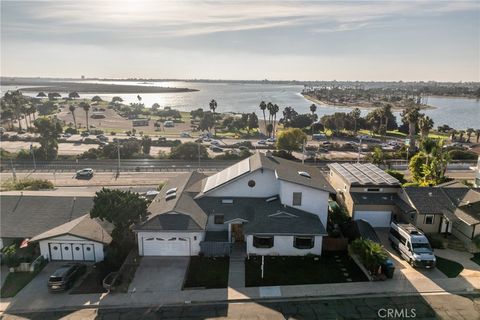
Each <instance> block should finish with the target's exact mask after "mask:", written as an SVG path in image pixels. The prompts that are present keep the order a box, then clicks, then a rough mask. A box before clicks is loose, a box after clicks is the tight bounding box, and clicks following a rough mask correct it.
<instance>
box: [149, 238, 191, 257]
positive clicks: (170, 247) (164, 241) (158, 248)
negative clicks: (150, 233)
mask: <svg viewBox="0 0 480 320" xmlns="http://www.w3.org/2000/svg"><path fill="white" fill-rule="evenodd" d="M143 255H144V256H189V255H190V244H189V241H188V238H182V237H177V236H172V237H169V238H160V237H149V238H143Z"/></svg>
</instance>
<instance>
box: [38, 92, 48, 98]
mask: <svg viewBox="0 0 480 320" xmlns="http://www.w3.org/2000/svg"><path fill="white" fill-rule="evenodd" d="M46 96H47V95H46V94H45V92H43V91H40V92H39V93H38V94H37V98H45V97H46Z"/></svg>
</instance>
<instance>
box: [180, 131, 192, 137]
mask: <svg viewBox="0 0 480 320" xmlns="http://www.w3.org/2000/svg"><path fill="white" fill-rule="evenodd" d="M180 138H191V136H190V133H188V132H182V133H180Z"/></svg>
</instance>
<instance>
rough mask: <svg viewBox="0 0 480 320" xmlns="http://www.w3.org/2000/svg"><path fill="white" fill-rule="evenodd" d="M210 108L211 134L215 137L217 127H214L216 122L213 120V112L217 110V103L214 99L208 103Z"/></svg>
mask: <svg viewBox="0 0 480 320" xmlns="http://www.w3.org/2000/svg"><path fill="white" fill-rule="evenodd" d="M208 105H209V107H210V110H212V113H213V134H214V135H215V136H216V135H217V127H216V125H215V124H216V121H217V119H216V118H215V110H216V109H217V101H215V99H212V101H210V103H209V104H208Z"/></svg>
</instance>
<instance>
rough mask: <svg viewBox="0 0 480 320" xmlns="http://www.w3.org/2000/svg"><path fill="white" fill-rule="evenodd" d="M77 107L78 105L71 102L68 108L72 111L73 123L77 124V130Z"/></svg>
mask: <svg viewBox="0 0 480 320" xmlns="http://www.w3.org/2000/svg"><path fill="white" fill-rule="evenodd" d="M75 109H76V107H75V106H74V105H73V104H71V105H70V106H69V107H68V110H70V112H71V113H72V117H73V124H74V125H75V130H77V119H75Z"/></svg>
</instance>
